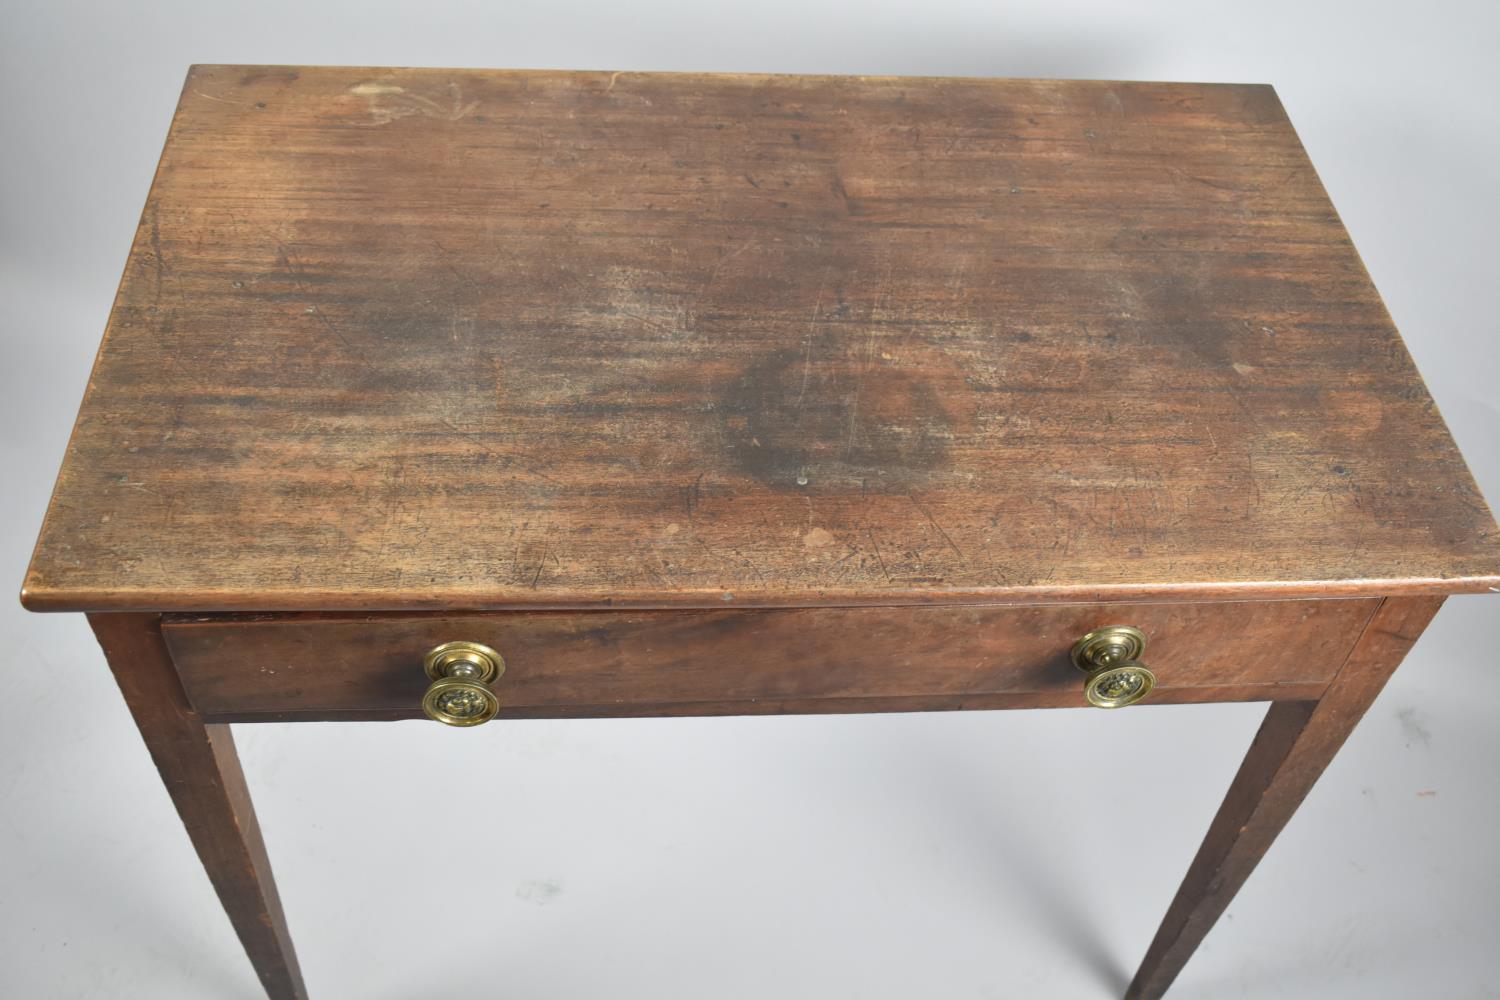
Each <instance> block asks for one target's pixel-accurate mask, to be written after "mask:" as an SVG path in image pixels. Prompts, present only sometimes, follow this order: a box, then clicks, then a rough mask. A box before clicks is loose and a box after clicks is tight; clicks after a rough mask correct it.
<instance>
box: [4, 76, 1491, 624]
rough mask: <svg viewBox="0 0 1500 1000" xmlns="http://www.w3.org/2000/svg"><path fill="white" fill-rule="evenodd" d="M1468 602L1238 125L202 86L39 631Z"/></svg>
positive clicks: (531, 84)
mask: <svg viewBox="0 0 1500 1000" xmlns="http://www.w3.org/2000/svg"><path fill="white" fill-rule="evenodd" d="M100 169H101V170H104V169H107V167H106V165H103V164H101V166H100ZM1496 585H1500V543H1497V539H1496V536H1495V524H1494V521H1493V519H1492V517H1491V515H1490V514H1489V512H1488V510H1487V509H1486V507H1485V505H1484V503H1483V501H1482V499H1481V498H1480V497H1479V495H1478V493H1477V492H1476V490H1475V486H1474V483H1473V480H1472V479H1471V478H1470V476H1469V473H1468V471H1467V470H1466V469H1465V467H1464V464H1463V461H1462V459H1461V458H1460V456H1459V455H1458V453H1457V451H1456V450H1455V448H1454V446H1453V444H1452V441H1451V440H1450V438H1449V435H1448V433H1447V431H1446V429H1445V428H1444V426H1443V423H1442V421H1441V418H1440V417H1439V415H1438V413H1437V410H1436V409H1435V408H1434V406H1433V404H1432V400H1431V399H1430V398H1429V397H1428V394H1427V392H1426V390H1425V388H1424V387H1423V384H1422V382H1421V380H1420V378H1419V377H1418V375H1417V373H1416V371H1415V370H1414V368H1413V366H1412V363H1411V360H1410V358H1409V357H1408V355H1407V352H1406V350H1405V348H1404V347H1403V345H1402V343H1401V341H1400V339H1399V337H1398V336H1397V333H1396V331H1395V329H1394V327H1393V326H1392V324H1391V321H1390V318H1389V317H1388V315H1387V313H1386V310H1385V308H1384V307H1383V306H1382V304H1381V302H1380V299H1379V297H1378V295H1377V294H1376V292H1375V289H1374V288H1373V287H1372V285H1371V283H1370V280H1369V278H1368V276H1367V275H1366V273H1365V270H1364V268H1363V266H1362V264H1361V263H1360V260H1359V257H1358V255H1357V254H1356V253H1355V250H1354V248H1353V247H1352V246H1351V245H1350V242H1349V239H1348V236H1347V234H1346V233H1345V231H1344V228H1343V226H1342V225H1341V224H1340V222H1339V219H1338V217H1337V215H1336V214H1335V212H1334V210H1333V207H1332V206H1331V204H1330V203H1329V200H1328V198H1327V196H1326V194H1325V193H1324V190H1323V188H1322V186H1321V184H1320V183H1319V181H1318V178H1317V176H1316V174H1315V173H1314V171H1313V169H1312V167H1311V165H1310V164H1309V162H1308V159H1307V156H1306V154H1305V153H1304V151H1303V149H1302V147H1301V145H1300V143H1299V142H1298V140H1297V137H1296V135H1295V133H1294V132H1293V129H1292V127H1291V125H1290V124H1289V123H1288V121H1287V118H1286V115H1285V113H1284V112H1283V110H1282V107H1281V105H1280V103H1279V102H1278V100H1277V98H1276V96H1275V94H1274V93H1273V91H1272V90H1271V89H1270V88H1268V87H1263V86H1216V85H1199V84H1131V83H1098V82H1096V83H1087V82H1084V83H1080V82H1056V81H1025V80H1021V81H1007V80H957V79H892V78H831V77H772V76H703V75H640V74H630V73H579V74H572V73H561V72H496V71H449V70H382V69H353V68H346V69H286V68H274V67H260V68H257V67H223V66H217V67H215V66H207V67H197V68H195V69H194V70H193V71H192V72H191V74H190V76H189V78H188V80H187V83H186V86H185V89H184V91H183V95H182V103H181V106H180V108H179V110H178V113H177V115H176V117H175V118H174V120H173V123H172V127H171V133H170V136H169V138H168V141H167V145H166V149H165V152H164V155H163V158H162V162H161V166H160V169H159V171H158V174H157V178H156V181H155V184H154V186H153V188H152V191H151V194H150V197H149V200H148V202H147V205H146V209H145V213H144V216H143V218H142V220H141V223H140V228H139V230H138V232H137V233H136V237H135V243H134V246H133V248H132V249H131V252H130V256H129V261H128V264H127V266H126V269H125V275H124V280H123V282H122V284H121V287H120V290H119V295H118V299H117V302H116V304H115V308H114V311H113V313H112V315H111V318H110V323H109V329H108V333H107V336H106V339H105V343H104V347H103V349H102V352H101V354H100V356H99V360H98V363H97V367H96V369H95V371H94V373H93V377H92V379H91V381H90V384H89V389H88V393H87V396H86V398H85V400H84V403H83V407H82V412H81V415H80V418H79V423H78V426H77V429H76V431H75V434H74V436H73V439H72V442H71V444H70V446H69V449H68V453H67V459H66V462H65V464H64V466H63V469H62V473H61V476H60V478H59V481H58V485H57V490H56V494H55V496H54V499H53V502H52V505H51V508H50V511H49V514H48V516H47V520H46V524H45V526H44V528H43V531H42V535H41V540H40V543H39V546H38V549H37V553H36V556H35V559H34V561H33V564H32V566H31V570H30V573H29V575H28V577H27V581H26V584H25V591H24V600H25V602H26V603H27V604H28V606H30V607H34V608H38V609H52V610H62V609H115V610H120V609H126V610H129V609H144V610H235V609H239V610H268V609H284V610H310V609H395V608H435V609H453V608H512V607H574V608H581V607H590V606H601V605H608V604H613V605H617V606H619V605H627V606H638V607H657V606H662V607H665V606H698V607H722V606H726V605H729V606H737V605H770V606H777V605H814V604H818V605H830V604H846V605H854V604H897V603H920V602H929V601H932V602H937V601H964V600H968V601H975V600H978V601H986V600H1016V601H1048V600H1117V599H1136V600H1139V599H1142V598H1144V597H1150V596H1157V597H1160V596H1189V597H1196V598H1204V597H1213V596H1231V597H1232V596H1238V597H1246V596H1275V595H1287V594H1293V593H1309V594H1319V595H1324V594H1336V593H1342V594H1368V595H1375V594H1388V593H1416V592H1441V593H1449V592H1459V591H1468V590H1482V589H1485V588H1486V587H1491V586H1496Z"/></svg>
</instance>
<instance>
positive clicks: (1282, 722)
mask: <svg viewBox="0 0 1500 1000" xmlns="http://www.w3.org/2000/svg"><path fill="white" fill-rule="evenodd" d="M1442 604H1443V601H1442V598H1393V599H1391V600H1388V601H1385V602H1384V603H1383V604H1382V605H1381V607H1380V610H1379V611H1377V612H1376V614H1375V616H1374V618H1372V619H1371V621H1370V624H1369V627H1368V628H1367V629H1366V630H1365V632H1364V634H1363V635H1362V636H1361V637H1360V639H1359V642H1358V644H1356V645H1355V646H1354V648H1353V650H1352V651H1351V652H1350V653H1349V658H1348V659H1347V660H1346V661H1345V662H1344V664H1343V666H1342V668H1341V669H1340V670H1339V672H1338V676H1337V677H1336V678H1335V679H1334V681H1333V683H1332V684H1331V685H1330V686H1329V688H1328V691H1327V693H1326V694H1324V695H1323V696H1322V698H1321V699H1319V700H1317V701H1309V702H1304V703H1300V704H1299V703H1294V702H1288V703H1281V704H1277V705H1272V706H1271V708H1270V709H1269V710H1268V711H1267V713H1266V720H1265V722H1264V724H1263V725H1262V726H1261V728H1260V732H1259V733H1258V734H1257V735H1256V737H1255V742H1254V743H1253V744H1252V745H1251V747H1250V752H1249V753H1248V754H1247V755H1246V756H1245V762H1244V764H1243V765H1241V767H1240V770H1239V773H1238V774H1237V775H1236V776H1235V779H1234V783H1233V784H1232V785H1231V786H1230V788H1229V793H1228V794H1227V795H1226V796H1225V797H1224V804H1223V805H1222V806H1220V807H1219V812H1218V815H1216V816H1215V817H1214V821H1213V824H1212V825H1211V826H1210V827H1209V831H1208V835H1207V836H1206V837H1205V838H1204V840H1203V846H1202V847H1201V848H1200V849H1199V851H1198V856H1197V857H1196V858H1195V859H1194V860H1193V863H1192V866H1191V867H1190V868H1189V869H1188V873H1187V875H1186V877H1185V878H1184V879H1183V881H1182V887H1181V888H1180V889H1178V890H1177V896H1176V898H1175V899H1173V901H1172V905H1171V907H1170V909H1168V911H1167V915H1166V917H1165V918H1164V919H1163V920H1162V924H1161V928H1160V930H1158V931H1157V933H1156V938H1155V939H1154V940H1153V941H1152V943H1151V947H1150V949H1149V950H1148V951H1147V952H1146V957H1145V958H1144V959H1143V960H1142V962H1141V967H1140V970H1139V971H1138V972H1137V973H1136V977H1135V980H1134V981H1133V982H1132V983H1131V984H1130V989H1129V990H1128V992H1127V993H1126V997H1127V1000H1157V998H1159V997H1161V996H1162V995H1163V994H1164V993H1166V991H1167V988H1168V987H1170V986H1171V985H1172V981H1173V980H1174V979H1176V978H1177V974H1178V973H1179V972H1181V971H1182V968H1183V966H1184V965H1186V964H1187V960H1188V959H1189V958H1190V957H1191V956H1192V954H1193V951H1194V950H1195V949H1196V948H1197V947H1198V945H1199V943H1200V942H1201V941H1202V940H1203V938H1204V936H1206V935H1207V934H1208V932H1209V930H1211V929H1212V928H1213V925H1214V923H1215V922H1216V921H1217V920H1218V919H1219V917H1220V916H1221V915H1222V914H1223V912H1224V910H1225V909H1227V908H1228V906H1229V903H1230V900H1232V899H1233V898H1234V895H1235V893H1236V892H1238V891H1239V889H1240V886H1242V885H1244V883H1245V880H1246V879H1248V878H1249V877H1250V873H1251V872H1253V871H1254V870H1255V866H1256V865H1257V864H1259V863H1260V859H1261V858H1262V857H1263V856H1264V855H1265V853H1266V852H1267V851H1268V850H1270V847H1271V843H1272V842H1273V841H1274V840H1275V839H1276V836H1277V834H1279V833H1280V832H1281V830H1282V828H1283V827H1284V826H1286V824H1287V821H1288V820H1290V819H1291V818H1292V814H1293V813H1295V812H1296V811H1297V807H1298V806H1299V805H1301V804H1302V800H1303V799H1304V798H1305V797H1306V796H1307V793H1308V792H1309V791H1311V790H1312V786H1313V783H1314V782H1316V781H1317V780H1318V777H1319V776H1320V775H1322V773H1323V769H1324V768H1326V767H1327V766H1328V764H1329V762H1330V761H1332V760H1333V757H1334V755H1335V754H1336V753H1338V751H1339V748H1340V747H1342V746H1343V745H1344V741H1345V740H1346V739H1347V738H1348V736H1349V733H1350V732H1352V731H1353V729H1354V726H1355V725H1356V724H1357V723H1358V722H1359V720H1360V719H1361V718H1363V717H1364V714H1365V711H1366V710H1367V709H1368V708H1369V707H1370V705H1371V703H1372V702H1374V700H1375V697H1376V696H1377V695H1378V694H1380V691H1381V689H1382V688H1383V687H1384V686H1385V682H1386V680H1387V679H1388V678H1389V677H1390V675H1391V673H1392V672H1393V671H1394V670H1395V669H1396V667H1397V666H1399V665H1400V663H1401V661H1402V659H1403V658H1405V656H1406V654H1407V652H1408V651H1409V650H1410V649H1411V647H1412V645H1413V644H1414V643H1415V642H1416V641H1417V639H1418V637H1420V636H1421V634H1422V631H1423V629H1425V628H1426V627H1427V624H1428V622H1430V621H1431V620H1432V617H1433V616H1434V615H1435V614H1437V612H1438V609H1439V608H1440V607H1442Z"/></svg>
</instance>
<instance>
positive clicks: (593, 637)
mask: <svg viewBox="0 0 1500 1000" xmlns="http://www.w3.org/2000/svg"><path fill="white" fill-rule="evenodd" d="M1378 604H1379V601H1378V600H1370V599H1364V600H1324V601H1266V602H1242V603H1225V604H1156V605H1061V606H1057V605H1054V606H1039V607H1009V608H996V607H943V608H935V607H923V608H899V609H885V608H878V609H877V608H853V609H851V608H817V609H798V610H750V609H734V610H719V611H646V612H630V611H610V612H556V611H552V612H499V613H493V614H469V615H445V614H431V615H379V616H370V615H366V616H349V617H343V618H340V617H336V616H321V615H313V616H296V615H291V616H278V617H269V616H262V617H258V618H254V619H251V620H245V621H239V620H234V619H229V620H225V619H223V618H213V617H210V618H206V619H193V618H189V617H176V618H172V619H170V620H168V621H167V623H166V624H165V625H164V627H163V635H164V637H165V639H166V642H167V646H168V648H169V649H170V650H171V652H172V657H173V659H174V661H175V662H176V664H177V669H178V672H179V673H180V674H181V676H182V682H183V686H184V687H185V689H186V691H187V694H188V697H189V699H190V700H191V702H192V704H193V706H194V707H195V708H196V709H197V710H198V711H200V712H203V713H205V714H207V715H211V716H215V717H220V716H222V717H227V718H247V717H249V716H251V715H253V714H255V713H285V712H290V713H298V712H301V713H308V714H311V715H312V717H319V716H323V717H331V716H333V715H336V714H339V713H351V712H353V713H369V712H388V711H398V712H399V711H402V710H405V711H408V712H409V711H411V710H413V709H416V708H417V707H418V706H419V705H420V704H421V701H422V693H423V691H424V690H425V689H426V687H427V685H428V683H429V680H428V678H427V676H426V674H425V673H424V672H423V671H422V667H421V664H422V655H423V654H424V653H425V652H427V650H428V649H430V648H432V647H433V646H436V645H438V644H439V643H442V642H448V641H451V640H454V639H465V640H468V641H472V642H482V643H485V644H486V645H489V646H492V647H493V648H495V649H496V650H498V651H499V652H500V653H501V655H503V656H504V657H505V661H506V670H505V674H504V676H502V677H501V678H500V679H499V680H498V681H497V682H496V683H495V685H494V688H495V692H496V693H497V694H498V695H499V696H500V700H501V703H502V705H504V706H505V709H506V714H508V715H512V716H516V715H519V714H522V713H526V712H528V711H535V710H541V711H540V714H565V715H575V716H576V715H585V714H637V715H639V714H674V708H673V706H683V709H679V710H676V711H679V712H681V711H688V712H692V713H693V714H697V712H696V710H695V709H694V706H699V707H701V706H705V705H714V704H720V703H741V704H744V705H745V706H746V707H748V708H751V709H753V708H754V706H755V704H756V703H761V702H764V703H769V704H773V705H782V706H806V707H803V708H802V710H804V711H816V710H817V705H816V703H817V702H818V701H820V700H824V699H828V700H832V701H840V700H842V701H844V702H848V703H851V704H854V703H859V704H866V705H868V706H870V707H871V708H872V710H877V711H878V710H881V703H882V702H883V701H884V700H886V699H898V704H903V703H904V702H917V703H921V704H925V703H928V702H935V703H938V704H939V705H941V703H942V702H943V700H944V699H946V700H947V701H949V702H953V701H960V702H961V701H963V700H964V699H965V698H969V697H971V696H1010V697H1011V702H1010V704H1012V705H1014V706H1017V707H1020V706H1025V707H1040V706H1042V705H1051V706H1069V705H1071V706H1082V705H1084V704H1085V701H1084V698H1083V675H1082V674H1081V673H1080V672H1079V670H1078V669H1077V668H1076V667H1074V666H1073V664H1072V663H1071V662H1070V660H1069V659H1068V651H1069V649H1071V648H1072V645H1073V643H1074V641H1075V640H1077V639H1078V637H1079V636H1082V635H1083V634H1084V633H1086V632H1089V631H1091V630H1092V629H1095V628H1099V627H1100V626H1103V625H1111V624H1131V625H1135V626H1137V627H1139V628H1141V629H1143V630H1144V631H1145V632H1146V635H1147V641H1148V646H1147V651H1146V652H1147V655H1146V656H1145V658H1144V659H1145V660H1146V662H1147V663H1148V664H1149V665H1150V666H1151V668H1152V670H1153V671H1154V672H1155V673H1156V676H1157V679H1158V690H1157V691H1156V692H1155V697H1156V698H1158V699H1159V698H1161V697H1163V696H1168V697H1171V698H1172V699H1173V700H1180V701H1212V700H1221V699H1222V697H1223V696H1224V695H1226V694H1228V693H1229V692H1230V689H1237V690H1238V691H1239V692H1240V693H1241V694H1246V693H1248V694H1249V696H1250V697H1251V698H1256V699H1272V698H1277V697H1288V696H1289V694H1288V691H1287V689H1288V688H1291V689H1292V690H1293V691H1294V692H1296V693H1298V694H1300V696H1301V697H1307V692H1308V691H1311V692H1312V693H1313V694H1312V696H1313V697H1316V696H1317V694H1320V693H1321V690H1322V685H1325V684H1326V683H1327V682H1328V680H1329V679H1330V678H1331V677H1332V676H1333V673H1334V671H1335V669H1336V668H1337V665H1338V663H1339V661H1340V660H1341V659H1342V658H1343V655H1344V653H1345V651H1347V650H1348V649H1349V647H1350V646H1351V645H1353V643H1354V640H1355V639H1356V638H1358V636H1359V634H1360V631H1361V630H1362V629H1363V628H1364V626H1365V623H1366V622H1367V621H1368V620H1369V617H1370V615H1371V614H1372V613H1373V612H1374V610H1375V607H1376V606H1377V605H1378ZM903 700H904V701H903ZM1000 700H1001V701H1003V700H1004V699H1003V697H1002V698H1001V699H1000ZM846 710H847V709H846Z"/></svg>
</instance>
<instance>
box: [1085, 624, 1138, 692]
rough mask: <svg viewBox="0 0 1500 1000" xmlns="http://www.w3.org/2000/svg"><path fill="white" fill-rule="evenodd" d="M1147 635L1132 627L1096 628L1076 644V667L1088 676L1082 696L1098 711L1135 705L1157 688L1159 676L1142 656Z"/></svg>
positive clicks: (1111, 626)
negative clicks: (1141, 659) (1146, 663)
mask: <svg viewBox="0 0 1500 1000" xmlns="http://www.w3.org/2000/svg"><path fill="white" fill-rule="evenodd" d="M1145 652H1146V633H1144V632H1142V631H1141V630H1140V629H1138V628H1136V627H1134V626H1133V625H1107V626H1105V627H1104V628H1096V629H1094V631H1092V632H1090V633H1089V634H1088V635H1086V636H1084V637H1083V638H1082V639H1079V640H1078V641H1077V642H1075V643H1074V644H1073V666H1075V667H1077V668H1078V669H1079V670H1082V671H1083V672H1084V673H1086V674H1088V678H1087V679H1086V680H1085V681H1084V682H1083V696H1084V697H1085V698H1087V699H1088V700H1089V704H1090V705H1094V706H1096V707H1098V708H1124V707H1125V706H1126V705H1134V704H1135V703H1136V702H1138V701H1140V700H1141V699H1142V698H1144V697H1146V695H1148V694H1150V693H1151V689H1152V688H1153V687H1155V686H1156V675H1155V674H1153V673H1152V672H1151V669H1150V668H1149V667H1147V666H1146V665H1145V664H1144V663H1142V662H1140V657H1141V655H1142V654H1143V653H1145Z"/></svg>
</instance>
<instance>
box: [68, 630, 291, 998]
mask: <svg viewBox="0 0 1500 1000" xmlns="http://www.w3.org/2000/svg"><path fill="white" fill-rule="evenodd" d="M89 624H90V625H91V626H93V629H94V634H95V635H96V636H97V637H98V639H99V644H100V645H101V646H102V647H103V648H104V655H105V658H106V659H107V660H108V661H109V666H110V669H111V670H113V671H114V674H115V680H116V681H117V682H118V683H119V685H120V691H121V693H122V694H124V696H125V703H126V704H127V705H128V706H129V707H130V713H131V715H133V716H134V717H135V723H136V725H137V726H138V727H140V730H141V736H142V737H144V738H145V740H146V747H147V749H149V750H150V751H151V757H152V759H153V760H154V761H155V762H156V768H157V770H158V771H160V772H161V777H162V781H163V782H164V783H165V784H166V786H167V791H168V792H169V793H171V796H172V801H173V803H175V804H176V806H177V812H178V814H179V815H180V816H181V817H182V822H183V824H184V825H185V826H186V827H187V832H188V836H189V837H190V838H192V841H193V846H194V847H196V848H197V849H198V857H199V858H200V859H202V861H203V867H204V868H206V869H207V870H208V877H209V879H210V881H212V882H213V886H214V889H215V890H217V892H218V894H219V899H220V901H221V902H223V904H224V909H225V910H226V911H227V912H228V914H229V920H230V922H231V923H232V924H233V925H234V929H235V931H236V932H237V933H238V934H239V937H240V942H241V943H242V944H244V946H245V951H246V953H247V954H248V955H249V956H250V964H251V965H253V966H254V967H255V972H256V974H257V975H258V976H260V981H261V983H262V984H263V985H264V986H265V988H266V992H267V993H268V994H269V995H270V996H271V998H272V1000H302V998H305V997H306V996H307V989H306V987H304V986H303V985H302V973H301V971H300V970H299V969H298V968H297V956H296V955H295V954H294V953H293V951H292V939H291V935H290V934H289V933H288V932H287V926H286V917H285V915H283V913H282V911H281V900H280V899H279V898H278V897H277V895H276V884H275V883H274V882H273V881H272V879H271V865H270V862H269V861H268V860H267V858H266V848H265V844H264V843H263V842H262V841H261V836H260V826H259V824H258V823H256V821H255V810H254V809H253V807H252V806H251V804H250V793H249V791H248V789H247V788H246V786H245V776H244V773H243V772H242V771H241V770H240V762H239V758H238V756H237V755H236V754H235V751H234V741H233V739H232V738H231V737H230V734H229V727H228V726H222V725H205V724H204V723H203V721H202V720H201V719H200V718H199V717H198V714H197V713H196V712H195V711H193V709H192V707H191V706H190V705H189V704H188V701H187V696H186V695H185V694H184V693H183V690H182V684H181V682H180V681H179V680H178V677H177V671H176V669H175V668H174V667H173V665H172V658H171V656H170V654H169V653H168V652H167V648H166V645H165V644H164V643H163V641H162V637H161V619H160V616H158V615H149V614H92V615H89Z"/></svg>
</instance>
